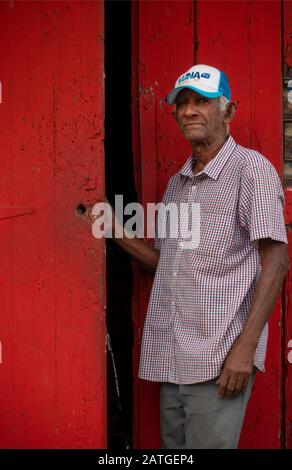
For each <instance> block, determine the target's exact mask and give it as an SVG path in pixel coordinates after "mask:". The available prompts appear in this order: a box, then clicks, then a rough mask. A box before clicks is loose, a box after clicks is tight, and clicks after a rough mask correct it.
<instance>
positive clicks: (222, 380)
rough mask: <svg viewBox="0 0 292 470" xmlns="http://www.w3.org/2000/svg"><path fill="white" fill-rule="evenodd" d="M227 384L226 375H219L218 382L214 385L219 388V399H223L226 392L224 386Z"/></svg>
mask: <svg viewBox="0 0 292 470" xmlns="http://www.w3.org/2000/svg"><path fill="white" fill-rule="evenodd" d="M227 383H228V376H227V375H226V374H224V373H223V374H221V376H220V377H219V380H217V382H216V384H217V385H218V386H219V389H218V393H219V396H220V398H224V397H225V392H226V386H227Z"/></svg>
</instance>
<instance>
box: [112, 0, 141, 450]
mask: <svg viewBox="0 0 292 470" xmlns="http://www.w3.org/2000/svg"><path fill="white" fill-rule="evenodd" d="M105 75H106V79H105V172H106V194H107V197H108V199H109V201H110V202H111V204H114V198H115V195H117V194H122V195H123V198H124V204H127V203H129V202H133V201H136V200H137V195H136V191H135V184H134V174H133V154H132V132H131V131H132V121H131V2H130V1H113V0H110V1H109V0H107V1H105ZM106 269H107V275H106V282H107V329H108V334H109V336H110V342H111V347H112V353H113V354H111V352H110V351H109V350H108V368H107V369H108V410H107V413H108V448H109V449H122V448H130V447H131V442H132V381H133V377H132V346H133V334H132V317H131V297H132V270H131V260H130V258H129V256H128V255H127V254H126V253H124V252H123V251H122V250H121V248H119V247H118V246H117V245H116V244H115V243H114V242H113V241H112V240H110V239H109V240H107V262H106ZM113 358H114V362H113ZM115 375H116V376H117V379H118V384H117V383H116V380H115ZM118 392H119V393H118Z"/></svg>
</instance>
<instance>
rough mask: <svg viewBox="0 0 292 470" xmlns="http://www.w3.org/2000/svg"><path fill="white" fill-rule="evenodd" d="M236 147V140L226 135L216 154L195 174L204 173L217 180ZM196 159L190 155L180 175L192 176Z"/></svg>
mask: <svg viewBox="0 0 292 470" xmlns="http://www.w3.org/2000/svg"><path fill="white" fill-rule="evenodd" d="M235 147H236V142H235V141H234V139H233V137H231V135H230V136H229V137H228V139H227V140H226V142H225V144H224V145H223V146H222V147H221V149H220V150H219V152H218V153H217V155H216V156H215V157H214V158H212V160H210V161H209V163H207V165H206V166H205V167H204V168H203V170H202V171H200V172H199V173H196V175H195V176H198V175H201V174H203V173H205V174H206V175H207V176H209V177H210V178H212V179H214V180H217V179H218V177H219V175H220V173H221V171H222V169H223V167H224V165H225V163H226V162H227V160H228V158H229V157H230V155H231V154H232V153H233V151H234V149H235ZM195 160H196V157H195V156H194V155H191V156H190V157H189V158H188V159H187V161H186V162H185V164H184V165H183V167H182V168H181V170H180V174H181V175H182V176H188V177H189V178H193V176H194V174H193V171H192V168H193V164H194V161H195Z"/></svg>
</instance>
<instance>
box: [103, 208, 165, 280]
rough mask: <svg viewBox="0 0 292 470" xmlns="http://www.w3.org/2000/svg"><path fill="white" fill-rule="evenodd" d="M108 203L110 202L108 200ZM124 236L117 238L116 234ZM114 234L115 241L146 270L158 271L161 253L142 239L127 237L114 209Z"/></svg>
mask: <svg viewBox="0 0 292 470" xmlns="http://www.w3.org/2000/svg"><path fill="white" fill-rule="evenodd" d="M106 202H107V203H108V201H107V200H106ZM117 233H119V234H122V237H121V238H120V237H119V238H117V237H116V234H117ZM112 234H113V240H114V241H115V242H116V244H117V245H119V246H120V247H121V248H123V250H125V251H126V252H127V253H128V254H129V255H130V256H131V257H132V258H134V259H135V260H136V261H138V263H139V264H140V265H141V266H142V267H143V268H145V269H147V270H148V271H151V272H155V271H156V267H157V264H158V260H159V255H160V251H159V250H156V249H155V248H153V247H152V246H150V245H149V244H148V243H146V242H145V240H143V239H142V238H136V237H135V238H130V237H129V236H127V232H126V231H125V230H124V229H123V227H121V225H120V224H119V222H118V220H117V218H116V216H115V214H114V210H113V209H112Z"/></svg>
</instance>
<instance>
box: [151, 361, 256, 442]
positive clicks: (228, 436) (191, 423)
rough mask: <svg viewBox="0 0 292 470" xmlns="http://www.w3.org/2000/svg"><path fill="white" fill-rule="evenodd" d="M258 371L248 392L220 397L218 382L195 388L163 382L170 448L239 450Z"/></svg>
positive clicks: (164, 429)
mask: <svg viewBox="0 0 292 470" xmlns="http://www.w3.org/2000/svg"><path fill="white" fill-rule="evenodd" d="M256 370H257V369H256V368H255V367H254V369H253V373H252V374H251V376H250V380H249V383H248V386H247V387H246V389H245V391H244V392H242V393H240V394H239V395H238V396H236V397H234V398H230V399H225V398H220V397H219V394H218V386H217V385H216V384H215V382H216V380H217V378H216V379H213V380H210V381H208V382H202V383H197V384H192V385H176V384H171V383H162V384H161V389H160V427H161V439H162V447H163V448H166V449H236V448H237V445H238V441H239V438H240V432H241V428H242V424H243V420H244V415H245V411H246V405H247V402H248V399H249V397H250V394H251V390H252V385H253V382H254V377H255V372H256Z"/></svg>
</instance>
